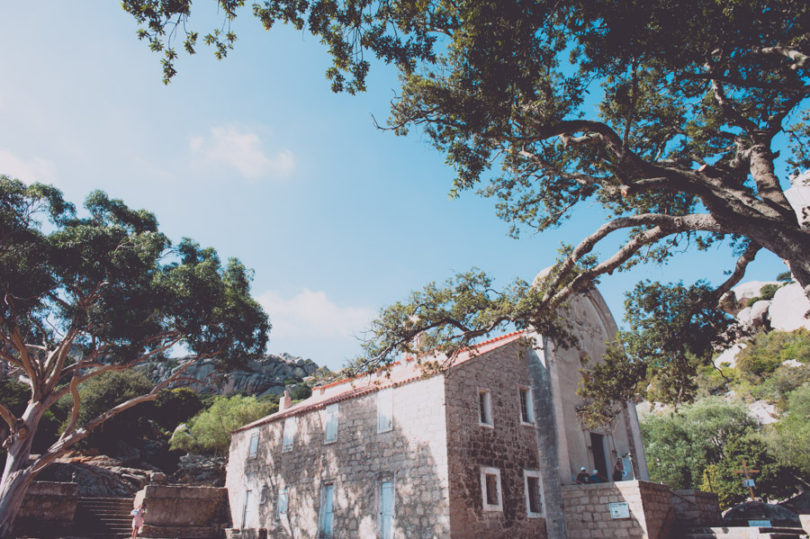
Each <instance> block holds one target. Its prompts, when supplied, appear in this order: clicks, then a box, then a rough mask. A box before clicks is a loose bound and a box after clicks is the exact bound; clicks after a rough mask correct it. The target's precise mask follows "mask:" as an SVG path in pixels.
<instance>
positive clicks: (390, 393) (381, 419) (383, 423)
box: [377, 387, 394, 433]
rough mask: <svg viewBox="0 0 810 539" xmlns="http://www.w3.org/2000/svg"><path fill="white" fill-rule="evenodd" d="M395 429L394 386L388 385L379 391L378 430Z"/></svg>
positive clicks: (387, 430)
mask: <svg viewBox="0 0 810 539" xmlns="http://www.w3.org/2000/svg"><path fill="white" fill-rule="evenodd" d="M391 430H394V388H393V387H387V388H385V389H381V390H379V391H378V392H377V432H378V433H382V432H389V431H391Z"/></svg>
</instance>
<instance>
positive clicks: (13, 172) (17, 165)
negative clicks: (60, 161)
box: [0, 149, 56, 183]
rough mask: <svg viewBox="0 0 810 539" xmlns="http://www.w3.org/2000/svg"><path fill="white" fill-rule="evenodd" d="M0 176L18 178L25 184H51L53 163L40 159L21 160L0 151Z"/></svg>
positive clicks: (53, 169) (54, 170) (6, 151)
mask: <svg viewBox="0 0 810 539" xmlns="http://www.w3.org/2000/svg"><path fill="white" fill-rule="evenodd" d="M0 174H5V175H6V176H9V177H11V178H18V179H20V180H22V181H24V182H26V183H33V182H42V183H52V182H53V181H54V177H55V176H56V168H55V167H54V166H53V163H51V162H50V161H48V160H46V159H42V158H41V157H32V158H30V159H22V158H21V157H18V156H16V155H14V154H13V153H11V152H10V151H8V150H3V149H0Z"/></svg>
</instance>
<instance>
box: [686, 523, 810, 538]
mask: <svg viewBox="0 0 810 539" xmlns="http://www.w3.org/2000/svg"><path fill="white" fill-rule="evenodd" d="M673 536H674V537H678V538H680V539H713V538H717V539H806V538H807V532H805V531H804V530H803V529H802V528H786V527H773V528H756V527H751V528H742V527H719V526H718V527H711V528H693V529H691V530H689V531H688V532H686V533H684V534H683V535H679V534H678V533H677V532H676V533H675V534H674V535H673Z"/></svg>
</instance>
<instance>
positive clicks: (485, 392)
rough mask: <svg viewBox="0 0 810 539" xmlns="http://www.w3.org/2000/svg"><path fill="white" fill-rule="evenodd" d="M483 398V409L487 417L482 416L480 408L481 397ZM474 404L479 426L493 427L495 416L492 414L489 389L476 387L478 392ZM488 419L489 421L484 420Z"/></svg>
mask: <svg viewBox="0 0 810 539" xmlns="http://www.w3.org/2000/svg"><path fill="white" fill-rule="evenodd" d="M482 397H483V398H484V401H483V402H484V407H483V411H484V414H486V416H487V417H482V415H483V414H482V413H481V412H482V409H481V398H482ZM475 406H476V408H477V409H478V425H479V426H481V427H488V428H494V427H495V418H494V417H493V416H492V392H491V391H490V390H489V389H485V388H483V387H479V388H478V393H477V396H476V401H475ZM486 419H488V420H489V421H488V422H487V421H485V420H486Z"/></svg>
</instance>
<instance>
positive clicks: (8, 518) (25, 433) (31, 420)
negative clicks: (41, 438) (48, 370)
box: [0, 402, 45, 539]
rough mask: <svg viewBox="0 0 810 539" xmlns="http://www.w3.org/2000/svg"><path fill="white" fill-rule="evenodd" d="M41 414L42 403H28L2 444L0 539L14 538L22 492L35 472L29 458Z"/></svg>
mask: <svg viewBox="0 0 810 539" xmlns="http://www.w3.org/2000/svg"><path fill="white" fill-rule="evenodd" d="M44 413H45V407H44V406H43V405H42V403H41V402H33V403H29V404H28V408H26V410H25V412H24V413H23V415H22V417H20V419H19V420H18V422H17V424H16V425H15V426H14V428H13V429H12V430H11V433H10V434H9V436H8V438H6V441H5V442H4V443H3V445H4V446H5V447H6V449H7V454H6V466H5V469H4V470H3V477H2V479H0V539H7V538H13V537H14V521H15V520H16V519H17V514H18V513H19V512H20V508H21V507H22V502H23V499H24V498H25V493H26V491H27V490H28V487H29V486H30V485H31V483H32V482H33V481H34V478H35V477H36V475H37V473H38V472H35V471H34V470H35V468H34V465H33V464H31V463H29V462H28V459H29V457H30V455H31V443H32V442H33V439H34V433H35V432H36V431H37V427H38V426H39V421H40V419H41V418H42V414H44Z"/></svg>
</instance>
